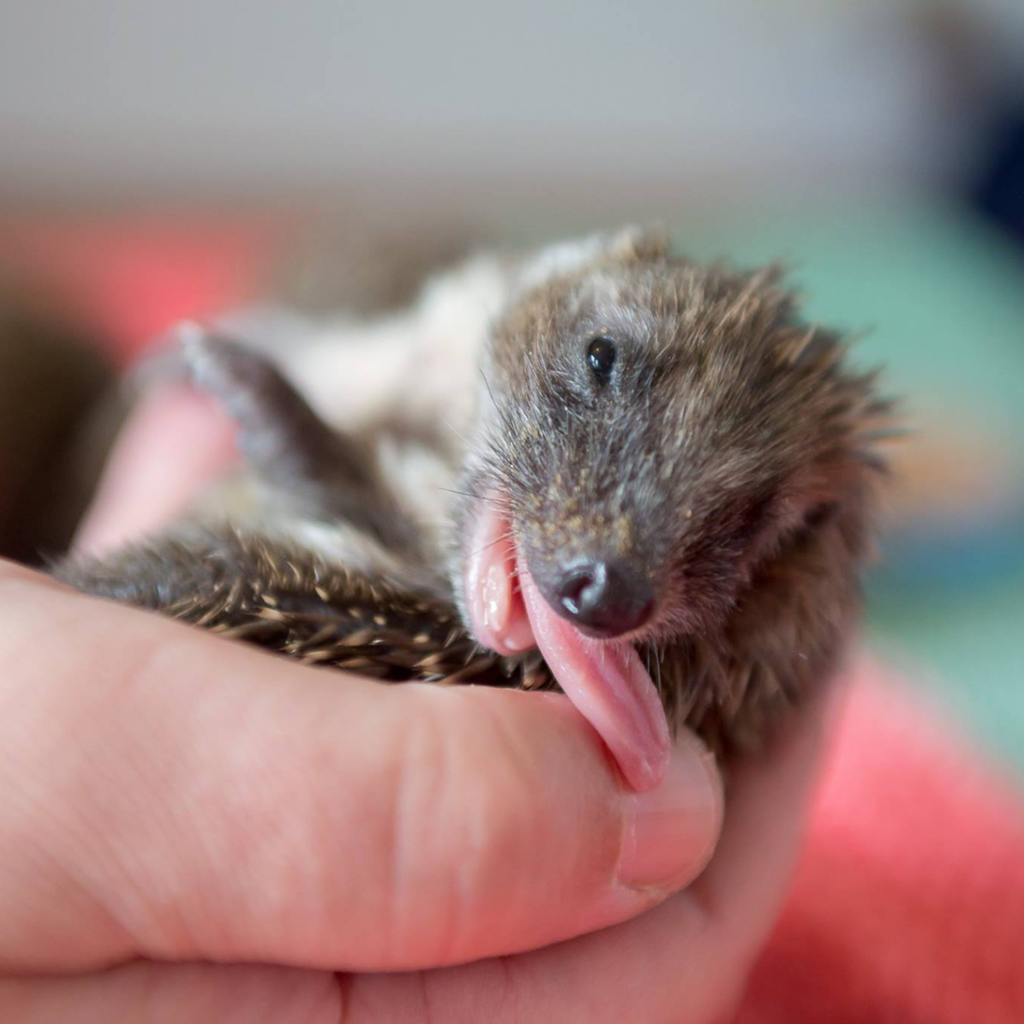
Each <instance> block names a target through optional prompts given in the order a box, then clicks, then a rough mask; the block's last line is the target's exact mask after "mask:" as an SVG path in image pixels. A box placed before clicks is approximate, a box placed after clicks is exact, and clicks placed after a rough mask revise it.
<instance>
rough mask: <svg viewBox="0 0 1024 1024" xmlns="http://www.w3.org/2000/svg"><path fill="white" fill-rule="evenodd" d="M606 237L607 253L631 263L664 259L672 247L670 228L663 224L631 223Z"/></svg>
mask: <svg viewBox="0 0 1024 1024" xmlns="http://www.w3.org/2000/svg"><path fill="white" fill-rule="evenodd" d="M605 238H606V239H607V243H606V247H605V252H606V253H607V255H608V256H610V257H611V258H612V259H614V260H622V261H624V262H630V263H632V262H634V261H636V262H640V261H644V260H657V259H664V258H665V257H666V256H668V254H669V251H670V250H671V248H672V242H671V239H670V238H669V235H668V230H667V228H665V226H664V225H662V224H653V225H648V226H647V227H640V226H639V225H636V224H631V225H629V226H628V227H625V228H622V229H621V230H619V231H616V232H615V233H614V234H612V235H606V236H605Z"/></svg>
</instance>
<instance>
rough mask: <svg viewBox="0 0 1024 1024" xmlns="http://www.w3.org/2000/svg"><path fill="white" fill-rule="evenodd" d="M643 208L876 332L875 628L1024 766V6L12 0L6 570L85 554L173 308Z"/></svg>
mask: <svg viewBox="0 0 1024 1024" xmlns="http://www.w3.org/2000/svg"><path fill="white" fill-rule="evenodd" d="M638 220H639V221H648V220H658V221H662V222H664V223H666V224H667V225H669V226H670V227H671V229H672V230H673V232H674V233H675V236H676V238H677V240H678V244H679V246H680V248H682V249H683V250H685V251H688V252H690V253H692V254H694V255H697V256H720V255H723V256H728V257H730V258H732V259H734V260H736V261H739V262H747V263H750V262H755V261H759V260H762V259H766V258H769V257H782V258H784V259H786V260H788V261H789V263H790V264H791V266H792V267H793V272H794V275H795V278H796V279H797V280H798V281H799V282H800V284H801V285H802V287H803V289H804V291H805V292H806V295H807V302H808V307H809V315H810V317H811V318H812V319H813V320H819V321H821V322H827V323H829V324H838V325H842V326H844V327H847V328H849V329H851V330H853V331H858V332H864V339H863V340H862V341H861V342H859V343H858V345H857V348H856V358H857V359H858V360H860V361H861V362H863V363H864V364H866V365H875V364H882V365H884V366H885V367H886V377H885V379H886V385H887V389H888V390H889V391H891V392H892V393H894V394H898V395H903V396H906V404H905V410H906V411H905V416H906V419H907V421H908V424H909V426H910V428H911V431H912V432H911V435H910V437H909V438H908V439H907V440H906V441H905V442H903V443H902V444H901V445H899V446H898V447H895V448H894V449H893V462H894V465H895V467H896V481H897V484H896V486H895V487H894V494H893V500H892V503H891V508H890V510H889V529H888V531H887V533H886V538H885V542H884V544H883V552H882V555H883V557H882V560H881V562H880V564H879V566H878V567H877V569H876V570H875V571H874V572H873V574H872V577H871V580H870V581H869V591H870V610H869V630H870V634H871V641H872V643H873V644H874V646H875V647H876V648H878V649H880V650H881V651H883V652H884V653H885V655H886V657H887V658H889V659H890V660H892V661H895V662H896V663H897V664H898V665H901V666H903V667H905V668H906V669H907V674H908V675H909V676H910V677H911V678H912V679H915V680H918V681H919V682H920V685H922V686H925V687H928V688H929V689H930V690H932V691H933V692H936V693H939V694H941V696H942V698H943V700H944V701H945V702H946V704H947V705H948V706H949V707H951V708H952V709H954V711H955V712H956V713H957V715H958V716H960V717H961V718H962V720H963V721H964V722H965V723H966V725H967V727H968V728H969V729H970V730H972V731H973V732H974V733H975V734H976V735H979V736H981V737H982V738H983V739H984V740H985V741H986V742H987V743H988V745H989V746H990V748H991V749H993V750H995V751H997V752H998V753H999V754H1000V755H1002V756H1003V757H1004V758H1005V759H1006V762H1007V763H1008V764H1010V765H1011V766H1013V767H1014V770H1016V771H1017V772H1019V773H1021V774H1024V685H1021V684H1022V683H1024V670H1022V668H1021V665H1022V664H1024V656H1022V654H1021V651H1020V650H1019V649H1018V647H1017V643H1018V639H1019V634H1020V633H1021V632H1022V628H1024V445H1022V443H1021V441H1022V438H1024V4H1021V2H1020V0H970V2H968V0H963V2H952V0H945V2H943V0H920V2H915V0H862V2H846V3H839V2H837V0H831V2H829V0H775V2H773V3H771V4H768V3H764V2H763V0H728V2H712V0H704V2H688V0H677V2H675V3H659V2H655V0H634V2H632V3H630V4H621V3H609V2H595V3H590V4H586V5H583V4H570V3H557V2H551V0H520V2H519V3H516V4H508V5H500V6H499V5H484V4H480V3H472V2H470V0H448V2H444V0H439V2H438V3H434V4H407V5H400V6H399V5H384V4H377V3H370V2H367V0H358V2H346V3H339V2H330V0H297V2H294V3H291V4H281V3H268V2H265V0H204V2H203V3H199V2H197V0H179V2H178V3H175V4H155V3H149V4H146V3H138V2H137V0H93V2H92V3H89V4H85V3H81V2H77V0H47V2H46V3H33V2H30V0H6V2H5V3H4V4H3V5H2V6H0V546H2V550H3V551H4V552H5V553H7V554H12V555H15V556H17V557H21V558H24V559H26V560H32V559H35V558H38V556H39V553H40V551H42V552H50V553H52V552H55V551H59V550H60V548H61V546H62V544H64V543H66V540H67V536H68V532H69V530H70V528H71V525H72V524H73V521H74V518H75V516H76V515H77V512H78V511H79V510H80V508H81V507H82V504H83V503H84V501H85V500H86V499H87V497H88V493H89V488H90V486H91V482H92V480H93V478H94V475H95V472H96V467H97V466H98V465H99V463H100V461H101V459H102V456H103V453H104V447H105V443H106V439H108V438H109V436H110V432H111V429H112V428H113V426H114V425H115V424H116V421H117V414H116V412H111V411H110V409H109V403H106V402H104V400H103V396H104V395H106V394H107V393H108V388H109V386H110V380H111V375H112V373H113V372H114V371H115V370H116V369H119V368H124V367H125V366H127V365H129V364H130V363H131V362H132V361H133V360H134V359H136V358H138V355H139V353H141V352H143V351H144V350H145V348H146V346H147V345H148V344H150V342H151V339H152V338H154V337H155V336H157V335H158V334H159V333H160V332H161V331H163V330H164V329H165V328H167V327H168V326H169V325H170V324H171V323H173V321H175V320H176V319H178V318H181V317H184V316H198V317H205V316H213V315H216V314H219V313H222V312H224V311H228V310H231V309H236V308H240V307H244V306H246V305H249V304H252V303H254V302H259V301H262V300H264V299H267V298H274V299H283V300H285V301H287V302H289V303H293V304H294V305H296V306H297V307H298V308H300V309H304V310H306V311H310V312H315V311H329V310H330V309H332V308H335V307H337V306H339V305H346V304H348V305H355V306H358V307H360V308H362V309H366V310H371V309H373V308H380V307H382V306H386V305H388V304H390V303H392V302H395V301H400V300H402V299H403V298H405V297H407V296H408V294H409V293H410V291H411V290H413V289H414V287H415V283H416V281H417V280H418V278H419V275H420V273H421V272H422V269H423V267H424V266H425V265H426V264H428V263H429V262H430V261H431V260H432V259H434V258H435V257H437V256H439V255H440V256H443V257H445V258H447V257H448V256H452V255H455V254H456V253H457V252H458V251H459V250H460V248H461V247H462V246H463V245H464V244H466V243H467V242H471V243H480V244H486V243H490V242H503V243H508V242H511V243H520V242H534V241H541V240H544V239H548V238H553V237H557V236H561V235H566V234H571V233H573V232H578V231H581V230H589V229H592V228H595V227H608V226H614V225H616V224H619V223H620V222H624V221H638ZM388 260H392V261H394V265H395V268H396V269H395V273H394V274H393V275H391V276H390V277H389V278H388V281H389V284H388V286H387V287H384V286H382V284H381V280H382V279H381V277H380V275H379V274H377V273H374V272H373V271H372V268H373V267H374V266H375V265H378V264H379V263H380V262H381V261H384V262H386V261H388Z"/></svg>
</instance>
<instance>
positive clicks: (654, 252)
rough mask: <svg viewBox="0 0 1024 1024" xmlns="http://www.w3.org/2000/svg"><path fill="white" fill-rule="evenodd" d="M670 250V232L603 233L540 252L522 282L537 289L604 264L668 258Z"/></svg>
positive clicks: (524, 270) (525, 270) (653, 229)
mask: <svg viewBox="0 0 1024 1024" xmlns="http://www.w3.org/2000/svg"><path fill="white" fill-rule="evenodd" d="M669 248H670V243H669V237H668V232H667V231H666V230H665V229H664V228H661V227H648V228H641V227H638V226H635V225H634V226H630V227H625V228H621V229H620V230H618V231H603V232H599V233H595V234H593V235H587V236H586V237H585V238H577V239H574V240H573V241H570V242H558V243H556V244H555V245H549V246H546V247H545V248H543V249H541V250H539V251H538V252H536V253H535V254H534V255H533V257H532V258H531V259H529V260H527V262H526V263H525V264H524V266H523V268H522V271H521V273H520V278H519V280H520V284H521V286H522V287H523V288H524V289H526V288H536V287H538V286H539V285H542V284H545V283H546V282H548V281H550V280H552V279H553V278H557V277H567V276H569V275H572V274H578V273H580V272H581V271H583V270H586V269H588V268H591V267H599V266H601V265H602V264H607V263H633V262H639V261H641V260H653V259H659V258H661V257H664V256H667V255H668V252H669Z"/></svg>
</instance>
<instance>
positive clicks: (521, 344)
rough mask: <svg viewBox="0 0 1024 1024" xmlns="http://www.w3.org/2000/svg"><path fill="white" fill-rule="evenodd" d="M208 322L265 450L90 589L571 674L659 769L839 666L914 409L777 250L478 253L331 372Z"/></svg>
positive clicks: (326, 342) (530, 673)
mask: <svg viewBox="0 0 1024 1024" xmlns="http://www.w3.org/2000/svg"><path fill="white" fill-rule="evenodd" d="M184 334H185V335H186V338H185V341H184V344H183V346H182V352H183V355H184V359H185V361H186V363H187V365H188V367H189V368H190V370H191V373H192V375H193V377H194V379H195V381H196V382H197V383H198V384H199V385H200V386H202V387H204V388H207V389H209V390H210V391H212V392H213V393H214V394H215V395H216V396H217V397H218V398H219V399H220V401H221V402H222V403H223V405H224V406H225V408H226V409H227V411H228V412H229V413H230V414H231V416H232V417H233V418H234V420H235V421H236V422H237V425H238V439H239V446H240V448H241V450H242V452H243V454H244V456H245V463H246V467H247V468H246V470H245V471H244V474H243V475H240V476H239V477H238V478H236V479H233V480H232V481H229V482H227V483H225V484H223V485H221V486H220V487H219V489H218V491H217V492H216V493H215V494H213V495H210V496H208V497H207V500H206V501H205V502H204V503H203V504H202V506H201V507H199V508H197V509H195V510H194V511H193V512H192V514H190V515H189V517H188V518H187V519H186V520H185V521H183V522H180V523H178V524H176V525H175V526H173V527H172V528H170V529H168V530H167V531H166V532H164V533H162V534H160V535H158V536H155V537H152V538H151V539H149V540H148V541H146V542H145V543H142V544H138V545H133V546H131V547H128V548H125V549H124V550H122V551H120V552H117V553H115V554H113V555H109V556H104V557H102V558H99V559H93V560H71V561H68V562H66V563H65V564H63V565H62V566H60V567H59V568H58V570H57V574H58V575H59V576H60V577H61V578H63V579H64V580H65V581H67V582H69V583H71V584H72V585H74V586H76V587H78V588H80V589H82V590H84V591H88V592H91V593H94V594H102V595H106V596H108V597H113V598H116V599H119V600H123V601H128V602H131V603H133V604H137V605H141V606H144V607H147V608H152V609H155V610H157V611H160V612H163V613H165V614H168V615H172V616H175V617H176V618H180V619H183V620H185V621H188V622H191V623H194V624H195V625H198V626H202V627H205V628H207V629H211V630H214V631H216V632H219V633H221V634H223V635H225V636H230V637H235V638H239V639H243V640H246V641H249V642H251V643H255V644H260V645H262V646H265V647H269V648H271V649H274V650H277V651H280V652H282V653H284V654H287V655H290V656H292V657H295V658H299V659H301V660H303V661H306V662H310V663H314V664H319V665H330V666H336V667H339V668H344V669H347V670H350V671H355V672H360V673H364V674H367V675H370V676H373V677H376V678H379V679H381V680H389V681H401V680H408V679H421V680H428V681H438V682H441V681H443V682H478V683H489V684H496V685H508V686H520V687H525V688H558V687H560V688H561V689H562V690H564V692H565V693H566V694H567V695H568V696H569V697H570V698H571V699H572V701H573V702H574V703H575V704H576V706H577V707H578V708H579V710H580V711H581V712H582V714H583V715H585V716H586V718H587V719H588V720H589V721H590V722H591V723H592V725H593V726H594V728H595V729H596V730H597V731H598V732H599V733H600V735H601V736H602V738H603V739H604V741H605V743H606V744H607V746H608V748H609V750H610V751H611V753H612V754H613V755H614V757H615V759H616V760H617V762H618V764H619V766H620V768H621V770H622V772H623V774H624V775H625V777H626V779H627V780H628V781H629V782H630V783H631V784H632V785H633V786H634V787H636V788H638V789H643V788H648V787H650V786H653V785H655V784H656V783H657V782H658V780H659V779H660V777H661V774H662V772H663V770H664V768H665V765H666V763H667V758H668V755H669V747H670V735H671V730H672V728H674V727H676V726H679V725H682V724H685V725H687V726H689V727H690V728H692V729H694V730H696V731H697V732H698V733H699V734H700V735H701V736H702V737H703V738H704V739H705V741H706V742H708V744H709V745H710V746H711V747H712V748H713V749H715V750H716V751H718V752H720V753H725V754H727V753H729V752H730V751H744V750H749V749H751V748H753V747H756V746H757V745H758V744H759V743H761V742H762V740H763V739H764V738H765V737H766V736H767V735H768V734H769V732H770V730H771V728H772V727H773V725H774V723H776V722H777V721H778V720H779V719H780V717H781V716H782V715H783V714H784V713H785V711H786V710H787V709H788V708H790V707H792V706H793V705H794V704H796V703H797V702H799V701H800V700H801V699H803V698H804V696H805V695H807V694H808V693H809V692H810V691H812V690H814V689H815V688H817V687H820V686H822V685H824V684H826V683H827V681H828V679H829V678H830V676H832V675H833V674H834V673H835V671H836V669H837V667H838V664H839V662H840V660H841V656H842V653H843V648H844V641H846V639H847V638H848V636H849V635H850V632H851V628H852V626H853V624H854V620H855V617H856V613H857V608H858V604H859V586H858V573H859V570H860V568H861V566H862V564H863V563H864V561H865V559H866V557H867V556H868V554H869V552H870V550H871V532H872V531H871V519H872V513H873V509H874V506H875V492H876V490H877V485H878V482H879V480H880V479H881V475H882V474H881V469H882V463H881V461H880V459H879V458H878V456H877V454H876V452H875V449H874V446H875V444H876V442H877V441H878V440H879V439H880V438H881V437H883V436H885V434H886V426H887V422H886V421H887V420H888V417H889V413H890V409H889V405H888V403H887V402H885V401H884V400H882V399H880V398H879V397H878V396H877V395H876V393H875V390H874V378H873V376H872V375H863V374H859V373H855V372H852V371H851V370H850V369H848V368H847V367H846V366H845V365H844V354H845V353H844V345H843V343H842V341H841V339H840V337H839V336H838V335H837V334H836V333H835V332H833V331H829V330H824V329H822V328H819V327H812V326H809V325H808V324H806V323H804V322H802V321H801V320H800V318H799V315H798V313H797V310H796V306H795V301H794V297H793V295H792V293H791V292H789V291H788V290H787V289H785V288H784V287H783V286H782V285H781V284H780V274H779V272H778V271H777V269H775V268H768V269H762V270H758V271H756V272H754V273H744V272H739V271H735V270H731V269H728V268H724V267H720V266H712V267H708V266H702V265H700V264H698V263H695V262H693V261H691V260H688V259H684V258H680V257H677V256H674V255H672V254H671V252H670V251H669V247H668V245H667V243H666V241H665V239H664V237H663V236H661V235H660V234H657V233H651V232H641V231H637V230H634V229H627V230H624V231H620V232H617V233H614V234H610V235H599V236H593V237H590V238H586V239H584V240H582V241H577V242H572V243H565V244H561V245H556V246H552V247H549V248H547V249H544V250H541V251H540V252H535V253H531V254H527V255H524V256H509V255H507V254H492V255H484V256H479V257H475V258H474V259H472V260H469V261H467V262H466V263H465V264H463V265H461V266H460V267H458V268H456V269H454V270H451V271H448V272H446V273H445V274H443V275H441V276H440V277H438V278H435V279H434V280H433V281H431V282H429V283H428V284H427V286H426V288H425V289H424V291H423V293H422V295H421V297H420V299H419V300H418V301H417V303H416V304H415V305H414V306H413V307H412V308H411V309H410V310H407V311H406V312H404V313H401V314H395V315H393V316H391V317H388V318H384V319H382V320H379V321H377V322H373V323H368V324H363V325H359V324H352V325H349V326H348V327H345V328H339V329H338V330H337V331H335V332H334V333H333V334H332V335H330V336H329V337H327V338H325V339H322V340H321V341H320V342H319V343H316V344H311V345H309V346H307V347H306V348H304V349H300V350H299V355H296V356H294V357H293V358H292V365H291V367H290V377H291V380H301V379H302V378H303V375H305V378H306V382H307V385H308V386H307V387H305V388H304V389H303V390H304V391H305V392H306V394H307V395H308V396H309V398H308V399H307V397H303V394H301V393H300V390H299V388H297V387H296V386H295V384H293V383H292V382H291V381H290V380H289V379H286V377H285V376H284V375H283V374H282V372H281V371H279V370H278V369H276V368H275V367H274V366H273V365H272V364H271V363H270V362H269V361H268V359H267V358H265V357H264V356H263V355H261V354H259V353H258V352H257V351H256V350H255V349H251V348H247V347H244V346H241V345H239V344H237V343H234V342H231V341H227V340H225V339H221V338H217V337H214V336H210V335H207V334H204V333H203V332H201V331H200V330H199V329H198V328H195V327H191V328H186V329H185V330H184ZM382 367H386V368H388V372H389V373H390V384H391V388H390V390H387V389H385V394H384V397H383V398H379V397H378V398H376V399H374V398H367V396H366V395H365V394H362V393H361V392H362V391H363V390H368V389H369V387H370V385H369V383H368V381H369V378H370V377H371V376H373V377H374V379H375V380H377V379H378V378H380V377H381V375H382V373H383V372H384V371H383V370H382V369H381V368H382ZM332 381H334V382H339V381H344V382H346V387H345V388H343V389H342V390H343V391H345V394H346V397H343V398H342V399H341V400H340V401H339V400H338V398H337V390H338V389H337V388H335V389H334V390H335V397H334V405H333V408H332V407H331V403H330V402H329V401H328V399H327V398H325V395H326V394H328V392H329V391H330V389H331V382H332ZM378 383H379V381H378ZM364 384H365V387H364ZM376 390H377V391H379V388H377V389H376ZM318 391H319V398H316V393H317V392H318ZM314 398H316V400H315V401H314V404H317V405H318V408H319V409H320V410H321V411H320V412H319V413H318V412H314V411H313V408H312V407H311V404H309V401H310V400H312V399H314ZM325 417H326V418H327V419H328V420H330V421H331V422H330V425H328V422H326V421H325ZM339 423H342V424H344V428H343V429H339Z"/></svg>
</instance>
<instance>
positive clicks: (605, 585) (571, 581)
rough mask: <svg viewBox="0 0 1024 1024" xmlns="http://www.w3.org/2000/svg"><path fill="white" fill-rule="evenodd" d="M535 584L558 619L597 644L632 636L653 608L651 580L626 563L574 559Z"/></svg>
mask: <svg viewBox="0 0 1024 1024" xmlns="http://www.w3.org/2000/svg"><path fill="white" fill-rule="evenodd" d="M534 575H535V578H536V573H535V574H534ZM545 577H547V578H545ZM538 585H539V589H540V591H541V593H542V594H543V595H544V597H545V598H546V599H547V602H548V604H550V605H551V607H552V608H553V609H554V611H556V612H557V613H558V614H559V615H561V616H562V618H564V619H567V620H568V621H569V622H571V623H572V624H573V625H574V626H576V627H577V628H578V629H580V630H581V631H582V632H584V633H586V634H587V635H588V636H593V637H598V638H601V639H606V640H610V639H612V638H614V637H617V636H623V635H624V634H626V633H632V632H633V631H634V630H637V629H639V628H640V627H641V626H643V625H644V624H645V623H646V622H647V620H648V619H649V618H650V617H651V612H652V611H653V609H654V590H653V587H652V586H651V582H650V580H649V579H648V577H647V575H646V574H645V573H644V572H642V571H641V570H640V569H639V568H637V567H636V566H634V565H633V564H632V563H631V562H629V561H628V560H627V559H603V558H576V559H573V560H572V561H571V562H569V563H567V564H563V565H560V566H558V567H557V568H555V569H554V571H551V572H547V573H542V574H541V578H540V579H538Z"/></svg>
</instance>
